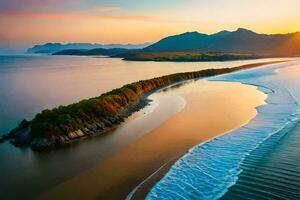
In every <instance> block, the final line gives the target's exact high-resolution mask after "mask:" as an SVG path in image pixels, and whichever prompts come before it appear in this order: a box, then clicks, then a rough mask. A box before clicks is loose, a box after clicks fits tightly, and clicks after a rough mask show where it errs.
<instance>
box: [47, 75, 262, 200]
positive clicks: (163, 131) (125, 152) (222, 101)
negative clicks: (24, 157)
mask: <svg viewBox="0 0 300 200" xmlns="http://www.w3.org/2000/svg"><path fill="white" fill-rule="evenodd" d="M154 95H157V96H160V95H174V96H181V97H183V98H184V99H185V100H186V102H187V103H186V106H185V108H184V109H183V110H182V111H181V112H179V113H177V114H175V115H174V116H172V117H171V118H169V119H168V120H166V121H165V122H163V123H162V124H160V125H159V126H158V127H157V128H155V129H154V130H152V131H150V132H149V133H148V134H146V135H145V136H144V137H142V138H140V139H138V140H137V141H135V142H133V143H131V144H130V145H128V146H126V147H125V148H123V149H122V150H120V151H118V152H117V153H115V154H114V155H113V156H111V157H110V158H108V159H106V160H105V161H104V162H102V163H100V164H99V165H98V166H96V167H95V168H93V169H90V170H88V171H86V172H84V173H82V174H80V175H79V176H77V177H75V178H73V179H71V180H69V181H67V182H65V183H63V184H60V185H58V186H57V187H55V188H53V189H51V190H50V191H49V192H47V193H46V194H44V195H43V196H42V197H43V198H44V199H63V198H72V199H124V198H125V197H126V196H127V195H128V193H129V192H131V191H132V190H133V189H134V188H135V187H136V186H137V185H138V184H139V183H141V182H142V181H143V180H145V179H146V178H147V177H149V176H150V175H151V174H153V173H154V172H155V171H157V170H158V169H159V168H160V167H161V166H163V165H164V164H166V163H168V162H170V163H172V162H173V161H174V160H176V158H178V157H179V156H181V155H182V154H184V153H185V152H186V151H188V150H189V149H190V148H191V147H193V146H195V145H196V144H199V143H201V142H204V141H206V140H208V139H211V138H213V137H216V136H218V135H220V134H223V133H225V132H227V131H230V130H232V129H235V128H238V127H240V126H241V125H243V124H245V123H247V122H248V121H249V120H250V119H251V118H253V117H254V116H255V115H256V110H255V107H257V106H258V105H261V104H263V103H264V100H265V98H266V95H265V94H263V93H261V92H259V91H258V90H257V89H256V88H255V87H253V86H248V85H243V84H240V83H227V82H209V81H205V80H199V81H192V82H189V83H187V84H184V85H181V86H180V87H173V88H169V89H167V90H164V91H162V92H159V93H157V94H154ZM162 112H163V110H162ZM169 165H170V164H169ZM167 166H168V164H167V165H166V167H165V168H163V170H164V171H166V170H167V169H168V167H167ZM162 175H163V173H162V174H160V176H162ZM160 176H158V177H160ZM154 182H155V181H154ZM150 185H151V184H150ZM150 185H148V187H149V186H150ZM148 187H145V188H146V189H147V188H148ZM145 188H144V189H145ZM142 193H145V192H142ZM139 195H143V194H139Z"/></svg>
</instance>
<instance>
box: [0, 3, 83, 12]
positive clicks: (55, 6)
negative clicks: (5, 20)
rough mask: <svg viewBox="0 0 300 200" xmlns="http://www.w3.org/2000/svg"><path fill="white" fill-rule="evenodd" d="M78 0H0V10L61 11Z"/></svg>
mask: <svg viewBox="0 0 300 200" xmlns="http://www.w3.org/2000/svg"><path fill="white" fill-rule="evenodd" d="M76 2H78V0H64V1H61V0H1V1H0V12H6V13H9V12H45V11H48V12H49V11H54V10H56V11H58V10H60V11H63V10H64V9H65V8H66V7H68V6H70V5H72V4H74V3H76Z"/></svg>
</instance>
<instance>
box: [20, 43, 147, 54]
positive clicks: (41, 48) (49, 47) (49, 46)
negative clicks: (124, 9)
mask: <svg viewBox="0 0 300 200" xmlns="http://www.w3.org/2000/svg"><path fill="white" fill-rule="evenodd" d="M150 44H151V43H144V44H97V43H95V44H91V43H66V44H62V43H46V44H40V45H35V46H33V47H31V48H29V49H27V51H26V53H40V54H53V53H56V52H59V51H64V50H67V49H72V50H79V49H80V50H91V49H96V48H102V49H113V48H124V49H141V48H145V47H147V46H149V45H150Z"/></svg>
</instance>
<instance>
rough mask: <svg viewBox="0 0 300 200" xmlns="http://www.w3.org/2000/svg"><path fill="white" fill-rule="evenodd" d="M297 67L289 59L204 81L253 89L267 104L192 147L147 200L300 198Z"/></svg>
mask: <svg viewBox="0 0 300 200" xmlns="http://www.w3.org/2000/svg"><path fill="white" fill-rule="evenodd" d="M299 67H300V62H299V61H291V62H287V63H282V64H273V65H270V66H268V67H261V68H257V69H251V70H246V71H241V72H235V73H232V74H226V75H221V76H217V77H213V78H209V80H211V81H220V80H221V81H238V82H242V83H245V84H250V85H255V86H257V87H258V89H259V90H261V91H263V92H264V93H266V94H267V95H268V98H267V100H266V104H265V105H262V106H259V107H258V108H257V112H258V114H257V116H256V117H255V118H254V119H252V120H251V121H250V122H249V123H248V124H246V125H245V126H243V127H241V128H239V129H237V130H234V131H232V132H229V133H227V134H225V135H222V136H219V137H217V138H214V139H212V140H210V141H207V142H204V143H203V144H199V145H197V146H195V147H194V148H192V149H191V150H190V151H189V152H188V153H187V154H185V155H184V156H183V157H182V158H180V159H179V160H178V161H177V162H176V163H175V164H174V165H173V166H172V167H171V169H170V171H169V172H168V173H167V174H166V175H165V176H164V177H163V178H162V179H161V180H160V181H159V182H158V183H157V184H156V185H155V186H154V187H153V188H152V189H151V191H150V192H149V193H148V195H147V199H148V200H149V199H203V200H205V199H207V200H213V199H220V198H221V199H230V200H233V199H239V200H240V199H253V200H254V199H255V200H260V199H262V200H263V199H294V200H297V199H300V187H299V184H300V179H299V174H300V162H299V148H298V147H299V146H298V145H299V142H300V137H299V119H300V115H299V99H300V91H299V83H300V81H299V76H300V70H298V68H299ZM237 109H238V106H237Z"/></svg>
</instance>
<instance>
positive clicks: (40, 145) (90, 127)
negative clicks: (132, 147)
mask: <svg viewBox="0 0 300 200" xmlns="http://www.w3.org/2000/svg"><path fill="white" fill-rule="evenodd" d="M146 96H147V95H146V94H145V95H143V96H141V97H140V98H139V99H137V100H136V101H135V102H132V103H131V104H130V105H128V106H127V107H125V108H122V109H121V110H120V112H119V114H118V115H115V116H112V117H107V118H105V119H102V120H95V121H94V122H93V123H89V124H86V127H85V128H83V129H78V130H75V131H72V132H68V134H66V135H58V136H57V135H52V136H50V137H33V136H32V135H31V128H30V126H28V127H20V126H19V127H17V128H15V129H13V130H11V131H10V132H9V133H8V134H6V135H4V136H3V137H2V138H0V142H4V141H6V140H8V141H10V143H12V144H13V145H15V146H17V147H20V146H30V147H31V148H32V149H33V150H37V151H45V150H51V149H54V148H57V147H60V146H63V145H67V144H68V143H71V142H74V141H76V140H81V139H84V138H87V137H93V136H97V135H100V134H104V133H106V132H108V131H109V130H111V129H112V128H114V127H115V126H117V125H119V124H121V123H122V122H124V119H125V118H127V117H129V116H130V115H131V114H132V113H134V112H137V111H139V110H140V109H142V108H144V107H145V106H147V105H148V104H149V102H150V101H151V100H149V99H147V98H146Z"/></svg>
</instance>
